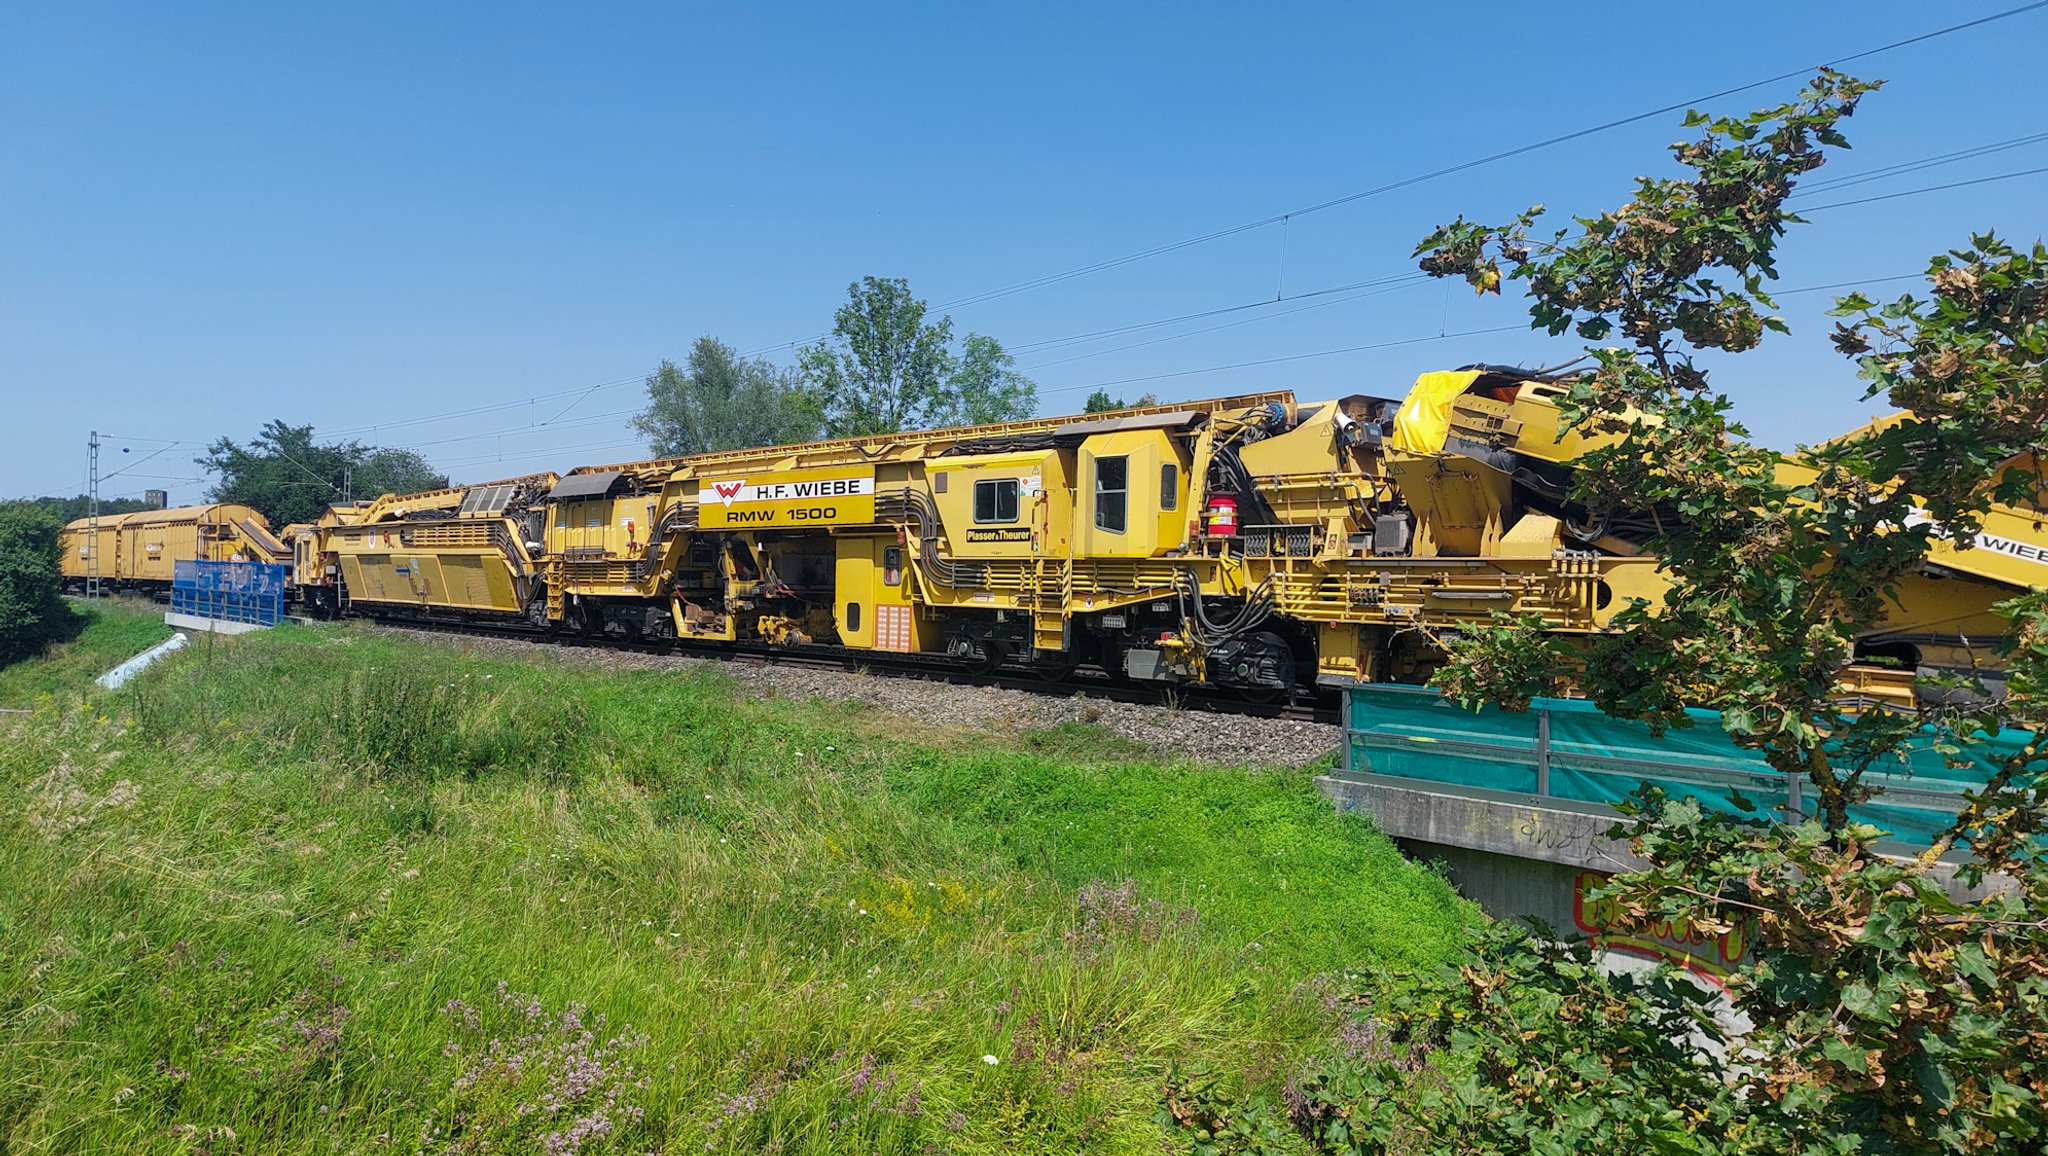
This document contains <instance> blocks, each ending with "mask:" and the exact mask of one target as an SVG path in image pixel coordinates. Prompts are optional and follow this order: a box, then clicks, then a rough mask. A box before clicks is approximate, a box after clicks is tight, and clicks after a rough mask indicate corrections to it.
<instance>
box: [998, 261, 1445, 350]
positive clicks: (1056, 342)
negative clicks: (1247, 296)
mask: <svg viewBox="0 0 2048 1156" xmlns="http://www.w3.org/2000/svg"><path fill="white" fill-rule="evenodd" d="M1421 276H1422V274H1420V273H1396V274H1394V275H1392V276H1387V277H1375V278H1373V279H1371V280H1369V281H1353V282H1351V283H1350V284H1348V285H1332V286H1330V287H1328V288H1326V289H1311V290H1309V291H1307V292H1305V293H1289V294H1287V295H1285V296H1282V297H1268V298H1265V299H1263V300H1260V301H1247V302H1245V303H1243V304H1242V305H1225V306H1223V307H1222V308H1220V309H1204V310H1202V311H1200V312H1198V313H1183V314H1181V315H1180V316H1178V317H1162V318H1160V319H1159V320H1157V321H1139V322H1136V323H1134V324H1130V325H1118V326H1114V327H1112V328H1109V329H1097V330H1094V331H1093V332H1090V333H1076V334H1073V335H1072V336H1069V337H1049V338H1046V339H1044V340H1041V341H1027V342H1025V343H1024V344H1022V345H1018V346H1015V347H1013V348H1009V349H1008V352H1010V353H1042V352H1044V351H1046V350H1048V349H1056V348H1059V347H1061V346H1067V345H1079V344H1080V343H1082V342H1084V341H1093V340H1095V339H1096V338H1098V337H1119V336H1122V335H1123V334H1126V333H1136V332H1138V331H1139V330H1141V329H1157V328H1158V327H1160V326H1161V325H1176V324H1179V323H1180V322H1182V321H1201V320H1205V319H1207V318H1210V317H1221V316H1223V315H1224V314H1227V313H1242V312H1244V311H1245V310H1247V309H1267V308H1270V307H1272V306H1274V305H1281V304H1284V303H1286V302H1289V301H1304V300H1307V299H1308V298H1311V297H1327V296H1329V295H1330V294H1332V293H1348V292H1350V291H1351V290H1353V289H1370V288H1374V287H1376V286H1380V285H1389V284H1393V283H1395V282H1401V281H1410V280H1413V279H1416V278H1418V277H1421Z"/></svg>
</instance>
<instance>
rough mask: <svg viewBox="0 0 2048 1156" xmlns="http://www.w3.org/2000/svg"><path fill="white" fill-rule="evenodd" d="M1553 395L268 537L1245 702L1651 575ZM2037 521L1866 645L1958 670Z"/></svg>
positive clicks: (343, 554) (421, 599) (1277, 400)
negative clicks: (1586, 478)
mask: <svg viewBox="0 0 2048 1156" xmlns="http://www.w3.org/2000/svg"><path fill="white" fill-rule="evenodd" d="M1564 388H1565V385H1564V384H1562V383H1560V382H1557V381H1552V380H1548V379H1545V378H1543V377H1541V376H1539V375H1534V374H1529V373H1525V372H1522V371H1518V370H1504V369H1495V368H1491V367H1483V366H1482V367H1475V368H1472V369H1467V370H1462V371H1456V372H1451V373H1438V374H1425V375H1424V376H1423V377H1422V379H1420V380H1419V381H1418V382H1417V383H1416V384H1415V386H1414V387H1413V388H1412V389H1410V390H1408V391H1407V392H1406V394H1405V396H1404V397H1402V398H1382V397H1373V396H1368V395H1353V396H1348V397H1344V398H1341V399H1337V400H1331V401H1321V402H1299V401H1297V400H1296V399H1295V398H1294V396H1293V395H1292V394H1291V393H1286V392H1271V393H1260V394H1249V395H1242V396H1236V397H1226V398H1217V399H1212V400H1206V401H1189V402H1178V403H1174V404H1171V405H1158V406H1150V407H1144V408H1136V409H1128V410H1122V411H1118V412H1115V413H1109V414H1095V415H1076V416H1069V417H1052V418H1040V419H1033V420H1029V421H1020V422H1011V423H1006V424H1002V425H986V426H974V427H967V428H960V429H945V430H927V431H915V432H907V433H901V434H887V435H880V436H875V437H867V438H850V439H841V440H836V441H825V442H818V443H813V444H809V445H800V446H775V447H768V448H763V449H752V450H736V451H729V452H720V453H709V454H699V455H695V456H692V457H685V458H668V459H658V460H650V461H639V462H628V463H622V464H617V465H607V466H586V467H580V468H578V469H574V470H571V471H570V472H569V473H567V474H565V475H560V476H557V475H553V474H546V475H535V476H533V477H528V478H520V479H512V480H509V481H506V482H497V483H487V484H484V485H480V486H470V487H456V488H452V489H448V490H440V491H434V492H431V493H427V494H417V495H406V496H402V497H400V496H390V495H387V496H386V497H384V498H380V499H378V501H377V502H374V503H370V504H369V505H368V506H365V507H362V508H359V509H355V510H349V511H336V512H335V513H333V514H332V515H331V516H330V517H329V518H328V519H323V521H322V523H321V524H319V525H317V526H313V527H307V528H303V529H301V528H294V535H293V544H294V547H295V549H297V551H298V553H299V555H300V559H301V561H300V565H299V570H300V572H301V575H302V577H301V581H302V582H312V581H318V580H325V581H328V582H330V583H331V584H332V585H333V587H334V592H335V594H336V596H337V604H340V603H346V604H352V605H354V606H356V607H358V608H363V609H369V610H372V611H374V612H377V613H409V614H415V615H425V616H430V617H432V616H450V615H453V616H463V617H489V618H496V619H501V620H515V619H523V620H525V621H527V622H529V623H530V624H532V625H533V626H535V627H536V628H539V629H543V630H550V631H568V632H574V633H578V634H583V635H591V636H618V637H627V638H640V639H695V640H703V641H729V642H736V641H743V640H744V641H752V642H757V643H771V644H782V645H803V644H817V645H831V646H837V647H842V648H846V649H849V650H853V651H876V652H889V653H896V654H905V655H915V654H926V655H933V656H944V657H946V658H948V659H950V660H952V661H955V662H958V663H961V664H964V665H965V666H967V667H969V668H970V669H978V670H988V669H993V668H994V667H996V666H998V665H1003V664H1008V665H1012V666H1023V667H1029V668H1033V669H1036V670H1038V671H1040V672H1042V673H1044V674H1047V675H1049V676H1060V675H1064V674H1065V673H1067V672H1070V671H1072V670H1073V669H1074V668H1075V667H1076V666H1077V665H1080V664H1082V663H1093V664H1095V665H1097V666H1099V667H1101V668H1102V669H1103V670H1105V671H1107V672H1109V673H1110V674H1112V675H1114V676H1116V677H1118V678H1124V679H1131V680H1139V681H1149V682H1176V683H1193V684H1206V685H1212V686H1219V687H1226V688H1232V689H1234V690H1236V691H1239V692H1241V693H1245V694H1249V695H1254V696H1262V695H1276V694H1283V693H1288V692H1291V691H1292V690H1294V689H1295V688H1296V687H1297V686H1298V685H1303V684H1308V683H1312V682H1322V683H1325V684H1336V683H1348V682H1353V681H1368V682H1371V681H1388V680H1398V681H1414V680H1419V679H1421V678H1424V677H1426V676H1427V674H1428V673H1429V671H1430V669H1431V668H1432V667H1433V665H1434V664H1436V663H1437V662H1439V661H1441V658H1442V654H1441V649H1440V647H1441V643H1442V640H1443V639H1444V637H1445V636H1446V635H1447V634H1450V633H1454V632H1455V631H1457V630H1458V629H1459V628H1460V627H1462V626H1465V625H1468V624H1472V623H1478V622H1485V621H1489V620H1491V618H1492V616H1493V615H1494V614H1495V613H1496V612H1506V613H1512V614H1518V615H1534V616H1536V617H1538V618H1540V619H1541V621H1542V622H1544V623H1545V624H1546V625H1547V626H1548V627H1549V628H1550V629H1552V630H1555V631H1559V632H1564V633H1587V632H1595V631H1599V630H1602V629H1605V628H1606V627H1607V625H1608V624H1609V622H1610V621H1611V619H1612V616H1613V615H1614V614H1616V613H1618V612H1619V611H1620V610H1621V609H1623V608H1624V607H1626V606H1628V605H1629V604H1630V603H1631V602H1632V601H1633V600H1636V599H1644V600H1648V601H1650V602H1652V603H1655V602H1658V601H1660V600H1661V599H1662V597H1663V594H1664V591H1665V590H1666V589H1667V588H1668V587H1667V580H1666V578H1665V577H1664V576H1663V575H1661V574H1660V573H1659V572H1658V570H1657V562H1656V559H1655V558H1654V557H1650V556H1648V555H1646V554H1645V553H1644V549H1643V547H1644V544H1645V543H1646V542H1647V541H1648V540H1649V539H1650V538H1651V537H1652V536H1653V535H1654V534H1655V532H1656V530H1657V525H1658V522H1657V520H1658V519H1659V518H1660V517H1668V515H1669V512H1668V511H1644V512H1642V514H1640V515H1638V516H1633V517H1610V518H1607V519H1602V520H1598V521H1595V520H1594V519H1591V518H1588V517H1587V516H1586V514H1585V511H1583V510H1581V509H1576V508H1574V507H1573V506H1572V505H1571V504H1570V503H1569V501H1568V500H1567V494H1568V492H1569V488H1570V472H1571V470H1572V469H1573V468H1575V466H1574V463H1575V461H1576V460H1577V459H1578V458H1579V457H1580V456H1582V455H1583V454H1584V453H1585V452H1586V451H1587V450H1588V449H1590V448H1592V446H1593V445H1594V444H1595V443H1594V442H1591V441H1589V440H1587V439H1585V438H1582V437H1580V436H1578V435H1576V434H1567V435H1565V437H1563V438H1562V439H1560V438H1559V437H1558V433H1557V430H1558V426H1559V409H1558V404H1557V402H1558V398H1559V397H1560V396H1561V394H1562V391H1563V389H1564ZM1787 468H1788V469H1796V468H1797V466H1796V464H1788V467H1787ZM2040 527H2041V523H2040V515H2039V514H2038V513H2037V512H2035V513H2030V512H2028V511H2001V513H2000V514H1999V515H1997V516H1994V518H1993V519H1992V521H1990V522H1989V523H1987V528H1986V532H1987V533H1989V534H1991V535H1992V536H1993V537H1994V538H1995V539H1997V542H1996V543H1994V547H1995V548H1994V550H1993V551H1991V552H1990V553H1988V554H1983V555H1981V556H1980V557H1979V558H1977V559H1975V560H1968V559H1967V557H1964V558H1955V557H1949V556H1947V555H1944V556H1942V557H1940V558H1937V559H1936V560H1935V561H1934V564H1931V565H1930V566H1929V567H1928V569H1927V571H1926V573H1925V574H1923V575H1919V576H1916V577H1915V579H1914V580H1913V581H1912V582H1909V583H1907V584H1906V585H1905V586H1904V587H1902V590H1903V591H1904V595H1903V596H1902V599H1901V605H1900V613H1899V615H1898V616H1897V617H1896V619H1895V620H1892V621H1888V622H1887V623H1886V624H1885V627H1884V630H1883V631H1882V632H1881V634H1880V635H1877V636H1873V638H1872V639H1871V640H1869V646H1870V654H1871V656H1872V657H1873V658H1886V659H1892V660H1896V659H1897V658H1898V657H1899V655H1900V653H1903V652H1898V653H1895V651H1897V648H1899V647H1905V646H1910V647H1913V648H1915V649H1914V651H1913V654H1911V655H1908V656H1907V657H1908V658H1910V659H1912V660H1913V661H1912V662H1911V663H1909V664H1908V665H1909V666H1910V665H1916V664H1919V665H1926V664H1932V665H1937V666H1939V665H1963V664H1966V663H1976V662H1979V661H1981V660H1982V658H1983V655H1982V654H1981V653H1980V652H1981V650H1982V646H1983V644H1984V642H1985V641H1986V640H1987V639H1986V632H1987V631H1991V632H1995V627H1992V626H1991V625H1990V624H1991V623H1992V621H1993V617H1992V616H1990V612H1989V606H1990V603H1991V602H1992V601H1995V600H1996V598H1997V597H2002V596H2005V595H2008V594H2010V593H2011V592H2013V591H2014V590H2015V589H2024V588H2026V586H2027V585H2029V584H2032V585H2039V584H2040V582H2041V578H2040V576H2039V575H2037V574H2036V573H2035V572H2034V571H2032V570H2021V569H2015V568H2014V567H2015V566H2022V565H2025V564H2029V563H2036V560H2038V559H2040V558H2042V556H2043V555H2042V554H2041V550H2040V547H2041V544H2042V541H2043V535H2042V533H2041V528H2040ZM1998 543H2008V546H1998ZM2030 551H2031V554H2030V553H2029V552H2030ZM1950 553H1955V552H1950ZM1964 553H1965V555H1966V556H1967V555H1969V554H1977V553H1978V552H1976V551H1971V552H1964ZM2036 564H2038V563H2036ZM1958 574H1963V575H1965V576H1966V577H1967V578H1968V579H1969V581H1968V582H1966V583H1957V582H1955V581H1954V580H1953V579H1954V577H1955V576H1956V575H1958ZM1887 648H1891V649H1887ZM1863 676H1867V677H1863ZM1859 679H1860V682H1859V685H1863V684H1868V685H1867V686H1865V687H1864V689H1866V690H1870V691H1871V692H1872V693H1879V694H1882V695H1885V696H1896V695H1898V694H1899V693H1901V688H1902V687H1905V686H1907V685H1908V684H1909V682H1910V679H1905V680H1903V681H1902V680H1901V679H1899V678H1896V677H1893V678H1891V679H1890V680H1889V682H1888V681H1887V678H1886V676H1885V675H1884V674H1883V668H1882V667H1881V666H1876V665H1873V666H1872V667H1870V668H1869V669H1868V670H1865V671H1863V672H1861V675H1859ZM1904 693H1908V694H1909V693H1910V691H1905V692H1904Z"/></svg>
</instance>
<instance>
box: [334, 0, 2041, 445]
mask: <svg viewBox="0 0 2048 1156" xmlns="http://www.w3.org/2000/svg"><path fill="white" fill-rule="evenodd" d="M2043 2H2044V3H2048V0H2043ZM645 380H646V375H644V374H642V375H640V376H636V377H621V378H616V379H614V380H611V381H601V382H598V383H597V384H596V385H592V386H571V387H570V388H568V389H562V390H557V391H555V392H553V393H540V394H535V395H534V396H532V397H522V398H518V399H517V400H513V401H496V402H486V403H484V404H482V405H474V406H469V407H467V408H464V409H458V410H449V411H447V412H446V413H436V414H426V415H423V416H420V417H409V418H399V419H397V420H394V421H386V422H378V423H377V424H375V425H363V426H354V427H351V428H349V429H338V430H329V431H327V436H329V437H348V436H350V435H353V434H367V433H376V432H379V431H381V430H388V429H403V428H406V427H408V426H417V425H427V424H430V423H433V422H437V421H452V420H454V419H455V418H459V417H478V416H481V415H483V414H486V413H498V412H502V411H504V410H508V409H517V408H519V407H520V406H523V405H534V404H536V403H539V402H543V401H557V400H559V399H561V398H565V397H570V396H572V395H575V394H578V393H581V394H582V395H583V396H585V397H588V396H589V395H590V394H593V393H596V392H597V391H599V390H604V389H617V388H618V387H620V386H622V385H638V384H640V383H641V382H643V381H645ZM564 412H566V411H564ZM546 424H547V423H545V422H542V423H540V425H546ZM533 428H539V426H535V427H533Z"/></svg>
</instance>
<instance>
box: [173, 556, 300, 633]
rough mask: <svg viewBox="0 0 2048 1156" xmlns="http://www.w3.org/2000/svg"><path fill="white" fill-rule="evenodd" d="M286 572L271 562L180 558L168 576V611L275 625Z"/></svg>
mask: <svg viewBox="0 0 2048 1156" xmlns="http://www.w3.org/2000/svg"><path fill="white" fill-rule="evenodd" d="M289 572H290V568H289V567H286V566H283V565H279V564H277V563H273V562H198V561H182V562H179V563H177V564H176V566H175V567H174V568H173V570H172V576H171V613H173V614H189V615H192V616H193V617H195V618H207V619H211V620H213V621H215V622H240V623H247V624H249V625H251V626H276V625H277V624H278V623H279V622H281V621H283V620H284V601H285V579H286V575H287V574H288V573H289Z"/></svg>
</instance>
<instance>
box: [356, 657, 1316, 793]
mask: <svg viewBox="0 0 2048 1156" xmlns="http://www.w3.org/2000/svg"><path fill="white" fill-rule="evenodd" d="M376 629H379V630H386V631H390V632H391V633H393V634H397V635H401V636H403V637H406V638H410V639H416V640H418V641H420V642H422V643H424V644H430V645H445V646H454V647H457V648H459V649H465V650H471V651H475V652H477V653H488V654H501V655H504V656H506V657H524V658H528V659H533V660H536V661H553V662H562V663H567V664H572V665H578V666H596V667H602V668H605V669H612V670H678V671H682V670H695V669H699V668H702V667H706V666H710V667H715V668H717V669H719V670H722V671H724V672H725V673H726V674H727V675H729V676H730V677H732V678H733V679H734V680H736V681H737V682H739V684H740V685H741V686H743V687H745V688H746V690H747V692H748V693H749V694H750V695H752V696H754V697H758V698H773V697H781V698H791V699H812V698H815V699H823V700H826V701H830V702H850V703H859V704H861V705H864V706H868V707H872V708H874V709H876V710H880V711H885V712H887V713H890V714H895V715H900V716H902V717H904V718H906V719H909V720H911V721H913V722H916V723H918V724H920V725H923V726H926V727H931V728H934V729H937V730H944V731H966V732H971V733H999V734H1007V735H1011V736H1017V735H1022V734H1025V733H1028V732H1032V731H1044V730H1050V729H1052V728H1054V727H1057V726H1060V725H1062V724H1066V723H1080V724H1086V725H1089V726H1094V727H1098V728H1100V729H1101V730H1103V731H1104V732H1106V733H1108V734H1111V735H1115V736H1117V737H1119V738H1122V739H1124V740H1126V741H1128V742H1131V743H1135V744H1137V745H1138V746H1140V747H1143V748H1144V749H1146V750H1148V751H1152V752H1156V753H1159V754H1164V755H1173V756H1180V757H1185V758H1189V759H1194V760H1197V761H1200V762H1205V763H1215V764H1219V765H1223V766H1269V767H1293V766H1301V765H1303V764H1305V763H1309V762H1312V761H1314V760H1316V759H1320V758H1323V757H1325V756H1327V755H1329V754H1330V753H1331V752H1333V751H1335V750H1336V749H1337V744H1338V741H1339V734H1338V728H1337V727H1335V726H1331V725H1328V724H1324V723H1313V722H1302V721H1299V720H1295V719H1274V718H1258V717H1255V716H1248V715H1239V714H1225V713H1219V712H1214V711H1204V710H1193V709H1189V710H1174V709H1171V708H1168V707H1162V706H1152V705H1147V704H1142V703H1126V702H1114V701H1111V700H1108V699H1103V698H1091V697H1088V696H1087V695H1086V694H1085V693H1082V694H1075V695H1061V694H1050V693H1038V692H1033V691H1025V690H1010V689H1007V688H1003V687H994V686H963V685H957V684H953V683H946V682H937V681H931V680H926V679H918V678H905V677H896V676H892V675H887V674H874V673H863V672H855V671H846V670H833V669H830V668H825V667H815V666H785V665H781V664H778V663H774V662H765V661H760V660H755V659H746V658H736V659H733V660H730V661H726V660H719V659H709V658H694V657H688V656H683V655H665V654H647V653H643V652H639V651H628V650H613V649H609V648H606V647H557V646H542V645H537V644H535V643H532V642H527V641H524V640H521V639H517V638H492V637H487V636H477V635H459V634H439V633H435V632H433V631H430V630H412V629H403V628H394V627H377V628H376Z"/></svg>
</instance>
